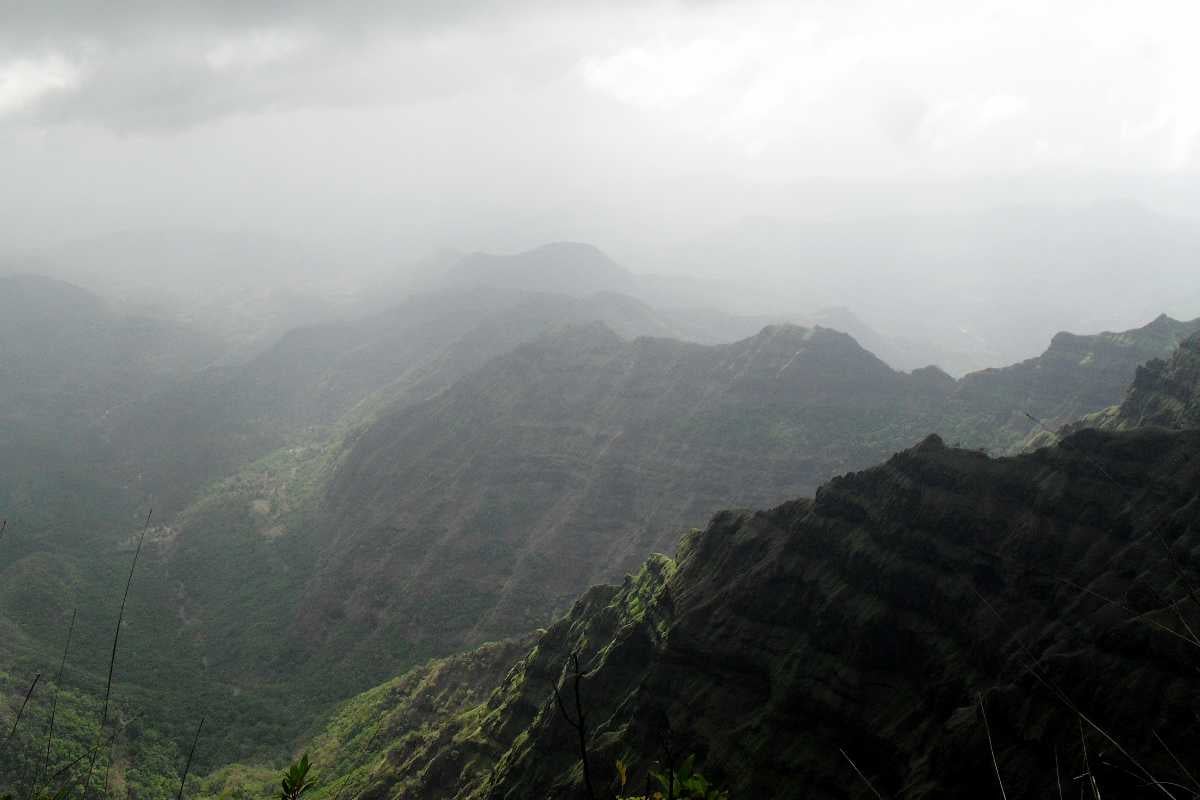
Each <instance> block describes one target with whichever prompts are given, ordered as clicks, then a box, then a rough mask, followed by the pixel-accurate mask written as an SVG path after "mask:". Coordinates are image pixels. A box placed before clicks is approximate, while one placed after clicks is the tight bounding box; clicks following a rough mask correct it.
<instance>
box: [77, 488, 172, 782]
mask: <svg viewBox="0 0 1200 800" xmlns="http://www.w3.org/2000/svg"><path fill="white" fill-rule="evenodd" d="M153 514H154V509H153V508H152V509H150V511H149V512H148V513H147V514H146V522H145V524H144V525H143V526H142V535H141V536H139V537H138V543H137V549H135V550H134V551H133V561H132V563H130V565H129V577H128V578H126V579H125V593H124V594H123V595H121V609H120V611H119V612H118V613H117V627H116V629H115V630H114V631H113V643H112V653H111V654H110V655H109V658H108V679H107V680H106V681H105V683H104V706H103V710H102V711H101V712H100V729H99V730H98V731H97V732H96V736H97V739H99V738H100V737H102V736H104V728H105V727H106V726H107V725H108V704H109V700H110V699H111V697H112V679H113V669H114V668H115V667H116V664H117V645H118V644H119V643H120V640H121V624H122V623H123V622H124V621H125V604H126V602H127V601H128V600H129V587H130V586H132V585H133V573H134V571H135V570H136V569H137V562H138V556H140V555H141V554H142V545H143V544H144V543H145V541H146V533H147V532H148V531H149V530H150V517H151V516H152V515H153ZM98 754H99V751H98V750H97V751H96V752H95V753H93V755H92V760H91V762H89V764H88V771H87V777H86V778H85V779H84V782H83V794H82V797H83V798H85V799H86V798H87V793H88V790H89V789H90V788H91V784H92V772H93V770H94V769H95V767H96V755H98Z"/></svg>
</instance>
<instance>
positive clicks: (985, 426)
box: [293, 317, 1200, 677]
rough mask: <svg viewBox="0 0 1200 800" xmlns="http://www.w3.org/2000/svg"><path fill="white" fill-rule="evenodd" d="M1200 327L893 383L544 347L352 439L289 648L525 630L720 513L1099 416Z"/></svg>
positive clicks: (826, 340) (399, 643)
mask: <svg viewBox="0 0 1200 800" xmlns="http://www.w3.org/2000/svg"><path fill="white" fill-rule="evenodd" d="M1197 324H1200V323H1196V322H1193V323H1177V322H1175V321H1173V320H1170V319H1168V318H1166V317H1160V318H1159V319H1157V320H1155V321H1154V322H1153V323H1151V324H1150V325H1148V326H1146V327H1144V328H1141V329H1137V330H1134V331H1128V332H1125V333H1122V334H1107V333H1106V334H1098V335H1095V336H1074V335H1070V334H1061V335H1059V336H1058V337H1056V338H1055V340H1054V342H1053V343H1052V344H1051V346H1050V347H1049V348H1048V349H1047V351H1046V353H1045V354H1044V355H1043V356H1041V357H1039V358H1038V359H1031V360H1030V361H1027V362H1023V363H1022V364H1018V365H1014V366H1013V367H1009V368H1006V369H1001V370H989V371H986V372H984V373H978V374H974V375H970V376H967V377H966V378H964V379H963V380H961V381H959V382H955V381H954V380H953V379H951V378H950V377H949V376H947V375H946V374H945V373H943V372H941V371H940V370H937V369H936V368H932V367H931V368H928V369H924V370H917V371H914V372H913V373H911V374H906V373H900V372H896V371H894V370H892V369H890V368H889V367H887V366H886V365H885V364H884V363H883V362H881V361H880V360H879V359H877V358H876V357H875V356H873V355H872V354H870V353H868V352H866V351H865V350H863V349H862V348H861V347H859V346H858V344H857V343H855V342H854V340H853V339H851V338H850V337H848V336H845V335H844V334H840V333H837V332H835V331H831V330H828V329H824V328H814V329H805V328H798V327H794V326H770V327H768V328H765V329H764V330H763V331H762V332H761V333H759V334H758V335H756V336H754V337H751V338H749V339H746V340H744V341H741V342H736V343H733V344H730V345H723V346H716V347H702V346H699V345H691V344H685V343H682V342H678V341H669V340H662V339H641V340H637V341H634V342H625V341H622V340H621V339H620V338H619V337H618V336H616V335H615V334H613V333H612V332H611V331H608V330H607V329H605V328H603V327H602V326H592V327H584V328H578V329H574V330H573V331H571V332H570V333H569V334H567V335H564V334H555V335H553V336H550V337H546V338H545V339H542V340H539V341H538V342H536V343H533V344H530V345H527V346H524V347H521V348H519V349H518V350H516V351H515V352H513V353H512V354H510V355H506V356H503V357H500V358H498V359H496V360H493V361H491V362H489V363H488V364H487V365H486V366H484V367H483V368H481V369H480V370H478V371H477V372H474V373H472V374H470V375H469V376H467V377H466V378H464V379H463V380H461V381H460V382H458V383H457V384H455V385H454V386H453V387H451V388H450V389H449V390H448V391H446V392H445V393H443V394H441V395H439V396H437V397H435V398H433V399H432V400H430V401H429V402H428V403H425V404H421V405H418V406H410V407H407V408H404V409H398V410H396V411H394V412H392V413H388V414H385V415H383V417H382V418H381V419H380V420H379V422H377V423H376V424H374V425H373V426H371V427H370V428H368V429H366V430H364V431H363V432H362V433H361V435H359V436H358V437H357V438H356V439H355V440H354V442H353V447H352V448H351V449H350V450H349V452H348V453H347V454H346V455H345V456H344V458H342V459H341V461H340V463H339V467H338V469H337V470H336V472H335V473H334V474H333V477H332V480H331V482H330V484H329V488H328V493H327V495H326V497H325V500H324V508H323V515H322V518H321V519H320V520H319V521H318V522H316V523H314V527H316V528H319V529H322V530H324V531H327V533H322V534H321V536H320V539H321V543H322V544H321V547H322V549H321V555H320V557H319V559H318V563H317V565H316V575H315V577H314V578H313V580H311V581H310V582H309V584H308V586H307V587H306V590H305V593H304V600H303V601H302V602H301V603H300V604H299V608H301V609H303V610H302V611H299V612H298V616H297V619H296V622H295V623H294V628H295V634H294V636H293V639H294V640H296V641H298V644H297V645H296V647H297V648H298V650H299V651H301V652H312V653H326V654H327V653H330V652H334V653H336V654H337V655H336V656H335V657H334V660H335V661H336V660H340V659H345V661H346V662H354V663H357V664H364V663H371V664H379V665H380V666H381V667H382V666H383V665H385V664H386V663H387V661H388V658H389V654H391V656H392V657H394V656H395V655H396V654H397V653H409V654H413V655H421V654H424V655H439V654H443V653H447V652H452V651H454V650H456V649H460V648H462V647H468V646H471V645H472V644H474V643H477V642H480V641H485V640H488V639H492V638H497V637H504V636H511V635H515V634H518V633H520V632H521V631H524V630H527V629H529V628H530V627H533V626H536V625H539V624H543V623H544V621H545V620H546V619H547V618H548V616H549V615H551V614H553V613H555V612H556V611H558V610H560V609H562V608H563V607H565V606H566V604H567V603H569V602H570V599H571V598H573V597H574V596H575V595H576V593H577V592H578V591H580V590H581V589H582V588H583V587H585V586H588V585H590V584H593V583H596V582H602V581H605V580H612V579H614V578H616V577H618V576H619V575H620V574H622V573H623V572H627V571H630V570H633V569H635V568H636V566H637V564H638V563H639V562H640V560H641V559H642V558H643V557H644V555H645V554H646V553H648V552H651V551H653V550H663V549H669V548H670V547H671V546H672V544H673V541H674V538H675V536H676V535H677V534H678V532H679V531H680V530H682V529H684V528H686V527H687V526H691V525H701V524H703V523H704V521H705V520H706V519H708V518H709V517H710V516H711V515H712V514H713V513H715V512H716V511H717V510H719V509H721V508H726V507H731V506H747V507H765V506H771V505H774V504H776V503H779V502H782V501H783V500H785V499H787V498H789V497H794V496H798V495H802V494H806V493H811V492H812V491H814V490H815V489H816V487H817V486H818V485H819V484H820V483H821V482H822V481H824V480H827V479H829V478H830V477H832V476H834V475H837V474H840V473H843V472H846V471H849V470H854V469H859V468H862V467H865V466H867V465H869V464H872V463H876V462H878V461H879V460H881V459H883V458H886V457H887V456H888V455H890V454H891V453H893V452H895V451H897V450H900V449H903V448H905V447H909V446H911V445H912V444H913V443H915V442H917V441H919V440H920V439H921V438H922V437H924V436H925V435H926V434H928V433H930V432H932V431H937V432H939V433H942V434H943V435H944V436H945V437H946V439H947V440H948V441H950V442H953V443H961V444H962V445H964V446H971V447H983V448H988V449H992V450H994V451H1001V452H1003V451H1005V450H1007V449H1008V448H1010V447H1012V446H1013V445H1015V444H1016V443H1018V442H1020V441H1021V439H1022V438H1023V437H1024V436H1025V435H1026V434H1027V433H1028V432H1029V431H1030V429H1032V428H1033V427H1034V425H1035V423H1034V422H1032V421H1031V420H1030V418H1029V417H1028V416H1027V415H1026V414H1027V413H1028V414H1033V415H1034V416H1037V417H1039V418H1045V419H1046V420H1062V419H1064V418H1070V417H1076V416H1079V415H1081V414H1083V413H1086V412H1088V411H1091V410H1094V409H1096V408H1099V407H1103V405H1105V404H1107V403H1111V402H1113V401H1115V400H1116V399H1118V398H1119V397H1120V393H1121V391H1122V388H1123V386H1124V385H1127V384H1128V381H1129V380H1130V378H1131V377H1132V376H1133V373H1134V371H1135V370H1136V368H1137V364H1138V363H1139V361H1140V360H1142V359H1144V358H1146V357H1149V356H1148V354H1154V355H1158V354H1162V353H1165V352H1169V350H1170V349H1171V348H1172V347H1174V344H1175V342H1176V341H1177V339H1178V338H1179V337H1180V336H1182V335H1183V332H1184V331H1186V330H1188V329H1193V328H1195V327H1196V326H1197ZM329 659H330V657H329V656H323V657H322V658H321V660H320V664H321V666H320V669H327V668H331V667H333V668H338V667H336V664H331V663H330V660H329ZM377 677H381V676H377Z"/></svg>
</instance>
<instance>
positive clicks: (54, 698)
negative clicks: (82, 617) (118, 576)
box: [29, 608, 79, 798]
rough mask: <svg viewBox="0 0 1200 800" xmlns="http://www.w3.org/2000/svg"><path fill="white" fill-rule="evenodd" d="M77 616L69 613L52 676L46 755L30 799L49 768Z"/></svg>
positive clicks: (77, 612) (76, 610)
mask: <svg viewBox="0 0 1200 800" xmlns="http://www.w3.org/2000/svg"><path fill="white" fill-rule="evenodd" d="M78 615H79V609H78V608H76V609H73V610H72V611H71V624H70V626H69V627H68V628H67V642H66V644H64V645H63V653H62V658H61V659H60V660H59V662H58V672H57V674H55V676H54V694H52V695H51V696H50V719H49V720H48V721H47V722H46V755H45V756H44V757H43V758H42V765H41V767H40V768H39V769H38V772H37V777H36V779H35V780H34V782H33V787H32V788H31V789H30V792H29V797H30V798H32V797H33V796H34V795H36V794H37V791H38V789H40V788H41V783H42V779H43V778H45V777H46V770H48V769H49V768H50V749H51V746H52V745H53V743H54V720H55V717H56V716H57V714H58V690H59V687H60V686H62V677H63V672H64V671H65V670H66V666H67V651H68V650H70V649H71V636H72V635H73V634H74V633H75V618H76V617H77V616H78Z"/></svg>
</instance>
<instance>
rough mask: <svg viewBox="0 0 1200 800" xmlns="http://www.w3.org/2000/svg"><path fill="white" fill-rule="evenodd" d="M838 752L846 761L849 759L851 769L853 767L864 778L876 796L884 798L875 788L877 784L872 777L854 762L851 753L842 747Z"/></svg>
mask: <svg viewBox="0 0 1200 800" xmlns="http://www.w3.org/2000/svg"><path fill="white" fill-rule="evenodd" d="M838 752H839V753H841V754H842V758H844V759H846V761H848V762H849V763H850V767H851V769H853V770H854V772H855V773H856V774H857V775H858V777H859V779H860V780H862V782H863V783H865V784H866V785H867V788H868V789H870V790H871V793H872V794H874V795H875V796H876V797H878V798H879V800H883V795H881V794H880V793H879V790H878V789H876V788H875V784H873V783H871V781H870V779H868V778H867V776H866V775H864V774H863V771H862V770H861V769H859V768H858V764H855V763H854V759H853V758H851V757H850V754H849V753H847V752H846V751H845V750H843V749H842V748H840V747H839V748H838Z"/></svg>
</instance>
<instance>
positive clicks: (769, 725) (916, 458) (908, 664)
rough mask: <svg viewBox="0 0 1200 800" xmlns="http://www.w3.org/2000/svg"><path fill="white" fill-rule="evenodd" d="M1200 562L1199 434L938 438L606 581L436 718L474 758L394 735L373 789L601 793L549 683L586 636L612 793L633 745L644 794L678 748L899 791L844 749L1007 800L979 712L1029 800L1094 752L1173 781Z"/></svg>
mask: <svg viewBox="0 0 1200 800" xmlns="http://www.w3.org/2000/svg"><path fill="white" fill-rule="evenodd" d="M1197 552H1200V431H1182V432H1170V431H1164V430H1143V431H1134V432H1128V433H1107V432H1099V431H1094V430H1085V431H1081V432H1079V433H1077V434H1075V435H1073V436H1070V437H1068V438H1067V439H1065V440H1064V441H1063V442H1062V443H1061V444H1060V445H1059V446H1056V447H1051V448H1045V449H1042V450H1039V451H1038V452H1036V453H1031V454H1026V455H1022V456H1019V457H1014V458H1005V459H989V458H987V457H986V456H983V455H981V454H978V453H975V452H972V451H965V450H960V449H954V448H949V447H946V446H945V445H944V443H943V442H942V441H941V440H940V439H938V438H937V437H929V438H927V439H926V440H925V441H923V442H922V443H921V444H920V445H919V446H917V447H914V448H912V449H911V450H908V451H906V452H903V453H900V454H898V455H896V456H895V457H893V458H891V459H890V460H888V461H887V462H886V463H885V464H883V465H881V466H878V467H875V468H873V469H869V470H866V471H863V472H858V473H854V474H850V475H847V476H845V477H842V478H839V479H836V480H834V481H832V482H830V483H828V484H826V485H825V486H823V487H822V488H821V489H820V491H818V492H817V494H816V497H815V498H814V499H811V500H797V501H794V502H790V503H786V504H784V505H781V506H779V507H777V508H774V509H772V510H770V511H765V512H748V511H741V512H734V511H730V512H723V513H721V514H719V515H717V516H716V517H715V518H714V519H713V521H712V523H711V524H710V525H709V527H708V528H707V529H706V530H704V531H703V532H700V531H695V532H693V533H692V534H689V535H688V536H686V537H685V538H684V540H683V542H682V543H681V545H680V548H679V551H678V554H677V557H676V559H675V560H671V559H667V558H665V557H661V556H660V557H655V558H652V559H651V560H650V561H649V562H648V563H647V564H646V565H645V567H644V568H643V569H642V570H641V571H640V572H639V573H638V574H637V575H634V576H630V577H627V578H626V580H625V582H624V583H623V584H621V585H618V586H600V587H596V588H594V589H591V590H589V591H588V592H586V593H585V594H584V595H583V596H582V597H581V598H580V599H579V601H577V602H576V604H575V606H574V607H573V608H572V610H571V611H570V613H568V614H567V615H566V616H565V617H564V618H563V619H562V620H561V621H559V622H558V623H556V624H555V625H553V626H552V627H551V628H550V629H549V630H548V631H546V632H545V633H544V634H542V635H541V636H540V637H539V639H538V640H537V642H536V646H535V647H534V649H533V650H531V651H529V653H528V654H527V655H526V656H525V657H524V658H523V659H521V660H520V661H519V662H517V663H516V665H515V666H514V667H513V669H512V670H511V671H510V672H509V673H508V674H507V676H506V677H505V678H504V679H503V680H502V681H500V682H499V683H498V684H496V685H495V689H494V691H493V692H492V693H491V696H490V698H489V699H488V700H487V701H486V702H484V703H481V704H480V705H478V706H476V707H474V708H470V709H467V710H464V711H462V712H461V713H458V714H456V715H455V716H453V717H452V718H450V719H442V720H439V721H437V722H435V723H433V724H432V727H431V728H430V729H429V730H428V732H427V734H426V735H425V740H426V741H430V742H434V741H444V742H451V741H452V742H454V743H455V744H454V745H453V746H451V745H446V746H445V747H444V748H442V749H439V747H438V746H434V745H431V746H430V747H429V748H427V749H426V750H424V751H422V752H423V755H422V759H424V761H423V762H422V763H430V764H433V763H442V762H441V761H439V759H442V758H446V757H449V755H448V754H450V755H455V754H456V755H457V757H458V760H456V761H454V768H453V769H451V770H450V771H449V772H448V773H447V774H441V773H437V774H434V773H432V772H429V771H425V772H421V771H420V770H416V771H413V769H412V768H411V767H410V768H408V769H409V771H408V772H405V771H404V770H403V769H401V768H400V766H399V765H400V763H401V762H400V761H399V760H397V759H396V758H394V757H393V756H392V755H390V754H388V753H390V751H389V750H387V749H386V748H385V749H384V750H383V751H382V752H381V753H377V754H376V756H375V760H374V762H373V763H374V764H375V765H374V767H372V768H371V769H370V770H369V771H367V773H366V774H367V777H366V778H365V779H363V781H362V783H361V784H360V788H361V790H362V792H363V794H362V796H363V797H364V798H384V797H389V798H432V797H458V798H467V797H470V798H483V797H487V798H513V799H515V798H529V797H564V798H565V797H580V798H581V797H584V796H585V793H584V792H583V789H582V786H581V782H580V781H581V778H580V772H579V769H578V753H577V750H576V745H575V740H574V738H573V736H574V732H573V731H572V730H571V728H570V727H569V726H568V724H567V723H566V722H565V721H564V720H563V719H562V718H561V715H560V714H559V712H558V710H557V709H556V708H555V705H554V701H553V695H552V693H551V691H550V687H551V686H552V684H553V683H554V682H555V681H560V680H563V679H564V678H565V677H566V674H565V665H566V664H567V663H568V658H569V656H570V654H571V653H572V652H578V653H579V655H580V659H581V662H582V665H583V667H584V670H585V671H586V676H585V677H584V678H583V681H582V688H581V693H582V697H583V702H584V706H585V708H586V711H587V713H588V715H589V719H590V720H591V730H590V748H589V753H590V756H589V758H590V764H591V766H592V770H593V773H594V775H595V776H596V780H597V782H598V783H600V784H601V785H602V786H605V787H608V786H611V785H612V781H613V780H615V769H614V764H615V761H616V759H618V758H623V759H625V760H626V761H627V762H631V763H632V765H633V766H632V781H633V785H634V786H636V787H639V788H640V786H641V785H642V783H641V782H642V780H643V779H644V771H645V769H646V768H647V767H648V766H650V765H651V763H652V762H653V761H654V760H656V759H659V758H661V757H662V746H663V742H664V740H665V739H668V738H669V740H670V743H671V746H672V748H673V750H674V751H675V752H676V753H694V754H696V756H697V758H698V762H699V763H702V764H703V770H704V772H705V774H706V775H707V776H708V777H710V778H712V779H715V780H717V781H718V782H719V783H720V784H721V785H722V786H723V787H725V788H727V789H729V790H730V791H731V795H732V796H734V797H815V798H841V797H872V796H874V795H873V794H872V793H871V791H870V790H869V789H868V788H867V787H866V786H865V784H864V783H863V781H862V780H861V779H860V778H859V777H858V776H857V775H856V774H855V772H854V770H853V769H852V768H851V767H850V765H849V763H848V761H847V756H849V757H850V758H852V759H853V760H854V762H855V764H857V765H858V767H859V768H860V769H862V770H863V772H864V773H865V774H866V775H867V776H868V777H869V779H870V781H871V783H872V784H873V785H874V786H875V787H876V788H877V789H878V790H879V791H880V792H882V793H883V795H884V796H904V797H921V798H951V797H975V796H985V795H989V794H994V793H996V792H997V786H996V778H995V774H994V772H993V770H992V766H991V758H992V755H991V749H989V745H988V740H987V734H986V733H985V727H984V712H983V711H982V710H981V705H980V703H981V702H982V709H986V718H987V724H988V726H989V727H990V732H991V738H992V748H994V751H995V757H996V759H997V762H998V764H999V771H1000V774H1001V776H1002V777H1003V780H1004V784H1005V788H1006V790H1007V792H1008V796H1010V797H1034V796H1056V794H1057V789H1056V787H1055V783H1056V780H1057V778H1056V770H1057V771H1058V772H1060V773H1061V780H1062V783H1063V786H1064V791H1065V792H1072V791H1073V783H1072V780H1073V778H1074V777H1075V776H1077V775H1080V774H1082V773H1084V772H1086V771H1087V769H1088V766H1090V769H1091V771H1092V773H1093V774H1094V775H1095V777H1096V780H1097V782H1098V783H1099V785H1100V788H1101V790H1102V791H1103V792H1104V794H1105V795H1106V796H1119V797H1142V796H1145V797H1149V796H1157V795H1158V790H1157V789H1156V788H1153V787H1152V786H1148V785H1147V781H1148V780H1149V779H1148V778H1147V777H1146V775H1147V773H1149V774H1151V775H1153V776H1154V778H1155V779H1156V780H1162V781H1175V780H1179V781H1184V782H1187V781H1188V780H1189V779H1188V778H1187V776H1186V775H1184V774H1183V773H1182V772H1181V770H1180V769H1179V767H1178V765H1177V764H1176V763H1175V761H1174V759H1173V757H1172V756H1171V755H1170V754H1169V753H1168V752H1167V750H1166V748H1164V746H1163V745H1162V744H1161V743H1160V742H1159V740H1158V738H1161V740H1162V742H1165V743H1167V745H1168V746H1169V747H1170V748H1171V749H1172V751H1173V752H1174V753H1175V755H1178V756H1180V757H1181V758H1182V759H1183V760H1184V763H1185V764H1186V763H1190V761H1191V760H1192V756H1193V753H1192V750H1193V749H1194V748H1193V743H1194V742H1196V741H1197V738H1196V737H1197V735H1198V734H1200V718H1198V716H1197V708H1196V704H1195V700H1194V697H1193V695H1194V692H1193V691H1192V687H1193V686H1194V676H1195V670H1196V668H1197V665H1198V664H1200V646H1197V644H1196V643H1195V642H1193V641H1190V639H1192V638H1194V637H1192V636H1191V634H1190V633H1189V632H1188V628H1187V626H1190V628H1191V630H1196V629H1197V625H1198V624H1200V607H1197V605H1196V603H1195V601H1193V600H1192V599H1189V595H1190V594H1191V592H1192V588H1191V587H1193V586H1194V585H1195V582H1194V579H1193V578H1192V577H1191V576H1192V575H1194V574H1195V573H1196V565H1195V563H1194V561H1195V558H1196V556H1195V554H1196V553H1197ZM1168 554H1169V555H1168ZM1081 728H1082V738H1081ZM667 731H669V733H667ZM1081 742H1086V746H1087V748H1088V756H1087V761H1086V764H1085V760H1084V756H1083V753H1082V750H1081ZM464 752H466V753H469V757H463V756H462V754H463V753H464ZM383 754H388V755H386V757H384V758H380V755H383ZM1056 759H1057V761H1058V766H1057V767H1056ZM407 763H410V764H411V762H407Z"/></svg>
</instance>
